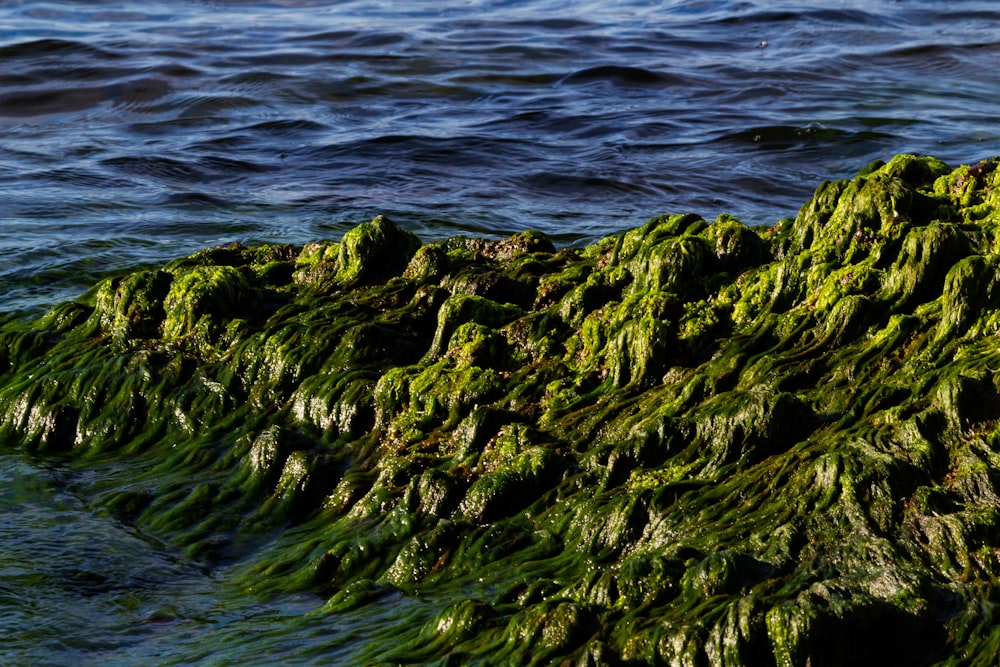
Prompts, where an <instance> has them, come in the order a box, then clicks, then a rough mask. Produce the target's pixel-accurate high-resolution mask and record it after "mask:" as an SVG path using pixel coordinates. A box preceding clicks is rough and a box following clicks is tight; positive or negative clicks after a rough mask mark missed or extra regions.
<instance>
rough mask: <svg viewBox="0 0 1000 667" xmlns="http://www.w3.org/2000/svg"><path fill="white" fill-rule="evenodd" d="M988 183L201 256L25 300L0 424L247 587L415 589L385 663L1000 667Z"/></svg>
mask: <svg viewBox="0 0 1000 667" xmlns="http://www.w3.org/2000/svg"><path fill="white" fill-rule="evenodd" d="M996 166H997V162H996V161H993V160H990V161H985V162H982V163H980V164H978V165H972V166H966V167H959V168H958V169H955V170H951V169H949V168H948V167H946V166H945V165H944V164H943V163H941V162H940V161H937V160H934V159H932V158H920V157H915V156H897V157H896V158H893V159H892V160H890V161H889V162H888V163H881V162H878V163H873V164H872V165H869V167H868V168H866V169H865V170H863V171H862V172H861V173H859V174H858V175H857V176H856V177H855V178H853V179H851V180H849V181H836V182H830V183H824V184H822V185H820V186H819V188H818V189H817V191H816V193H815V195H814V196H813V198H812V199H811V200H810V201H809V202H807V203H806V204H805V205H804V206H803V207H802V209H801V210H800V211H799V213H798V215H797V216H796V217H795V218H794V219H788V220H782V221H779V222H778V223H777V224H776V225H775V226H774V227H771V228H749V227H746V226H744V225H742V224H741V223H739V222H738V221H737V220H735V219H734V218H732V217H731V216H721V217H719V218H718V219H717V220H715V221H706V220H704V219H702V218H700V217H698V216H696V215H691V214H685V215H666V216H660V217H657V218H653V219H652V220H650V221H649V222H648V223H646V224H645V225H642V226H641V227H638V228H636V229H633V230H631V231H627V232H625V233H623V234H620V235H617V236H613V237H610V238H607V239H603V240H600V241H597V242H595V243H594V244H592V245H590V246H588V247H585V248H566V249H562V250H558V251H557V250H556V249H555V248H554V247H553V246H552V244H551V243H550V242H549V241H548V240H547V239H546V238H545V237H544V236H542V235H540V234H537V233H534V232H525V233H522V234H518V235H515V236H513V237H511V238H509V239H501V240H482V239H469V238H463V237H457V238H454V239H447V240H444V241H439V242H436V243H433V244H429V245H420V243H419V241H418V240H417V239H416V237H414V236H413V235H412V234H410V233H409V232H406V231H404V230H402V229H400V228H399V227H397V226H396V225H395V224H393V223H392V222H391V221H389V220H388V219H386V218H377V219H375V220H373V221H371V222H368V223H364V224H362V225H360V226H359V227H357V228H355V229H354V230H352V231H350V232H348V233H347V234H346V235H345V236H344V238H343V239H342V240H340V241H338V242H333V241H321V242H317V243H313V244H309V245H307V246H305V247H304V248H301V249H297V248H292V247H291V246H283V245H280V246H264V247H261V248H245V247H242V246H238V245H233V246H226V247H223V248H216V249H210V250H206V251H203V252H200V253H196V254H195V255H192V256H191V257H187V258H182V259H178V260H176V261H174V262H170V263H169V264H167V265H166V266H164V267H163V268H162V269H159V270H147V271H138V272H136V273H133V274H130V275H124V276H119V277H116V278H111V279H108V280H106V281H103V282H101V283H100V284H99V285H97V286H96V287H95V288H94V289H93V290H91V291H90V292H88V293H87V294H85V295H84V296H83V297H81V299H80V300H79V302H78V303H69V304H61V305H59V306H56V307H55V308H53V309H52V310H51V311H50V312H48V313H47V314H45V315H44V316H42V317H40V318H39V319H37V320H35V321H31V322H26V321H24V320H22V319H19V318H16V317H5V318H0V438H2V439H3V441H4V442H6V443H11V444H12V445H14V444H16V445H17V446H20V447H22V448H23V449H25V450H26V451H31V452H34V453H35V454H34V455H36V456H58V457H70V458H73V459H75V461H74V465H75V466H77V467H78V468H80V469H83V468H86V467H87V466H88V465H92V464H93V465H104V464H107V462H109V461H111V462H113V463H114V471H115V472H114V474H109V473H107V468H104V469H102V470H103V471H104V472H102V474H101V475H99V476H98V479H99V481H96V482H94V484H93V485H92V486H91V487H87V488H86V489H84V490H81V491H80V494H81V497H82V500H83V502H86V503H89V504H90V505H91V506H92V507H93V508H94V509H95V511H104V512H109V513H111V514H113V515H115V516H118V517H120V518H121V519H122V520H124V521H128V522H129V523H130V524H133V525H135V526H136V527H137V529H139V530H141V531H145V532H148V533H150V534H152V535H153V536H155V537H156V539H159V540H162V541H163V542H164V543H166V544H167V545H170V546H171V547H173V548H177V549H180V550H182V551H183V552H184V553H186V554H188V555H189V556H190V557H192V558H198V559H200V560H201V561H203V562H204V563H206V566H207V567H211V566H212V565H213V564H215V563H223V562H229V560H227V559H235V555H236V554H238V557H239V560H240V562H241V563H242V565H241V569H240V570H239V572H236V573H234V574H232V575H231V576H232V577H234V579H235V583H236V584H237V585H241V586H245V587H246V588H247V589H251V588H252V589H254V590H257V591H281V592H288V591H296V590H302V589H306V590H310V591H313V592H315V593H317V594H319V595H322V596H324V597H326V598H327V599H328V600H329V602H328V604H327V605H326V607H325V608H323V609H321V610H318V611H317V612H316V613H319V614H352V613H360V612H362V611H365V610H368V609H370V608H372V607H373V606H374V605H380V604H385V603H386V601H387V600H390V599H391V600H392V601H393V603H394V604H395V603H397V602H400V601H405V602H406V604H399V605H398V606H399V609H406V610H409V611H395V607H394V606H393V605H387V611H384V612H383V611H379V612H378V613H379V614H383V613H384V614H388V615H389V616H387V617H386V618H390V617H391V618H392V619H393V620H392V621H391V622H389V621H386V622H385V623H386V625H385V626H384V627H389V626H392V632H391V633H390V634H382V635H380V634H378V633H376V635H374V636H372V637H371V638H367V639H366V638H359V639H358V640H357V641H362V642H367V648H366V649H365V651H364V654H365V655H366V656H367V657H366V660H369V661H370V662H372V663H406V662H411V663H412V662H435V661H438V662H442V663H444V662H447V661H449V660H451V661H452V662H460V663H462V664H491V663H495V662H498V661H499V662H517V663H527V664H549V663H558V664H580V665H591V664H630V665H647V664H648V665H653V664H692V665H695V664H697V665H702V664H706V665H727V666H732V665H757V664H777V665H800V664H813V665H820V664H830V665H839V664H852V665H853V664H876V663H878V664H884V663H886V662H904V663H906V664H935V663H942V664H966V663H968V664H993V663H995V662H996V661H997V659H998V658H1000V640H998V639H997V636H998V635H997V632H996V631H995V624H996V619H997V618H998V617H1000V615H998V614H997V611H996V609H995V607H996V604H995V597H996V596H995V588H996V583H995V582H996V581H997V580H998V579H1000V512H998V510H997V507H998V505H1000V460H998V458H997V454H996V452H997V442H998V438H1000V431H998V428H997V421H998V419H1000V343H998V342H997V341H998V335H1000V315H998V314H997V312H996V311H997V308H996V306H997V304H998V303H1000V296H998V293H1000V292H998V288H997V284H998V280H997V267H1000V250H998V249H1000V194H998V193H1000V170H998V169H997V168H996ZM373 613H374V612H373ZM393 614H395V615H393ZM397 631H398V632H399V633H401V634H400V636H401V637H404V639H402V640H400V641H395V640H393V641H386V639H387V638H389V637H393V638H394V637H395V636H396V634H397ZM379 632H382V631H379ZM385 632H388V631H385ZM846 636H850V637H851V638H852V641H851V642H845V641H842V638H843V637H846ZM449 656H451V657H450V658H449ZM962 656H965V657H962Z"/></svg>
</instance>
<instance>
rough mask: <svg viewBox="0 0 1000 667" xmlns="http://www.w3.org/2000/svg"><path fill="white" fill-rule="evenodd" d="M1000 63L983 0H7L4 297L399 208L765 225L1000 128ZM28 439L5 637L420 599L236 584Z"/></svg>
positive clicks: (965, 147)
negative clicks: (888, 162)
mask: <svg viewBox="0 0 1000 667" xmlns="http://www.w3.org/2000/svg"><path fill="white" fill-rule="evenodd" d="M998 65H1000V9H998V8H997V5H996V4H995V3H988V2H963V1H957V2H938V1H931V0H912V1H908V0H901V1H896V2H889V1H885V2H873V1H871V0H868V1H866V2H837V3H829V2H784V3H775V2H766V3H765V2H724V1H697V0H693V1H686V2H645V1H641V0H630V1H626V2H617V3H597V2H568V1H566V0H527V1H522V2H516V1H496V2H487V1H473V0H469V1H462V2H459V1H455V0H448V1H446V2H443V3H441V2H439V3H428V2H378V1H374V0H373V1H371V2H364V1H347V2H335V3H334V2H320V1H318V0H273V1H272V2H263V1H257V2H250V1H245V2H243V1H236V0H217V1H215V2H195V1H188V2H100V1H93V0H87V1H83V0H79V1H68V0H62V1H54V2H34V1H30V0H20V1H19V0H12V1H6V2H3V3H0V137H2V140H0V286H2V288H3V289H0V311H11V310H26V311H37V310H40V309H42V308H44V307H45V306H47V305H51V304H52V303H54V302H56V301H58V300H62V299H66V298H72V297H74V296H75V295H77V294H79V293H80V292H81V291H82V290H83V289H85V288H86V287H87V286H89V285H90V284H91V283H92V282H93V281H94V280H96V279H97V278H98V277H100V276H102V275H105V274H107V273H109V272H114V271H120V270H122V269H125V268H128V267H131V266H135V265H138V264H149V263H153V264H158V263H162V262H164V261H166V260H167V259H170V258H173V257H176V256H178V255H181V254H184V253H188V252H191V251H193V250H196V249H198V248H201V247H204V246H207V245H214V244H221V243H228V242H232V241H242V242H244V243H252V242H261V241H291V242H305V241H307V240H313V239H317V238H330V237H334V238H336V237H339V236H340V235H341V234H342V233H343V232H344V231H345V230H346V229H348V228H349V227H351V226H353V225H354V224H356V223H357V222H360V221H363V220H366V219H370V218H371V217H372V216H374V215H375V214H379V213H386V214H389V215H390V216H391V217H393V218H394V219H395V220H396V221H397V222H399V223H400V224H402V225H403V226H405V227H408V228H410V229H412V230H414V231H416V232H417V233H418V234H419V235H421V236H422V237H423V238H425V239H433V238H437V237H442V236H446V235H452V234H455V233H468V234H476V235H488V236H497V235H505V234H509V233H512V232H514V231H517V230H521V229H524V228H535V229H540V230H542V231H544V232H546V233H548V234H550V235H552V236H553V237H555V238H556V240H557V241H558V242H560V243H567V244H568V243H582V242H585V241H587V240H590V239H594V238H596V237H600V236H604V235H607V234H609V233H613V232H616V231H619V230H622V229H626V228H629V227H632V226H635V225H637V224H640V223H641V222H643V221H644V220H646V219H647V218H649V217H651V216H653V215H655V214H659V213H664V212H679V211H688V210H691V211H695V212H698V213H701V214H702V215H704V216H705V217H714V216H716V215H718V214H719V213H722V212H731V213H733V214H735V215H736V216H737V217H739V218H740V219H742V220H743V221H745V222H747V223H752V224H771V223H773V222H775V221H776V220H778V219H779V218H782V217H786V216H790V215H793V214H794V213H795V211H796V210H797V208H798V207H799V205H801V203H802V202H803V201H804V200H805V199H806V198H807V197H808V196H809V194H810V193H811V192H812V190H813V189H814V188H815V187H816V185H817V184H818V183H819V182H820V181H822V180H823V179H826V178H832V177H844V176H848V175H851V174H853V173H855V172H856V171H858V170H859V169H860V168H862V167H863V166H864V165H865V164H867V163H868V162H869V161H871V160H873V159H876V158H888V157H889V156H891V155H893V154H895V153H899V152H916V153H930V154H933V155H936V156H938V157H940V158H942V159H944V160H946V161H948V162H950V163H952V164H954V165H957V164H959V163H968V162H974V161H977V160H979V159H981V158H984V157H988V156H992V155H995V154H997V153H1000V148H998V143H1000V127H998V123H997V121H996V119H997V118H998V116H1000V113H998V112H1000V67H998ZM4 451H7V453H6V454H2V455H0V627H2V628H3V630H4V636H3V639H4V641H3V643H2V644H0V662H2V663H4V664H101V665H104V664H234V663H237V662H239V663H241V664H275V663H278V662H284V663H286V664H288V663H294V664H307V663H316V664H332V663H336V662H344V663H350V662H352V661H355V660H359V659H360V658H358V657H357V655H356V653H355V652H356V651H358V650H360V648H359V647H363V646H364V645H365V642H366V641H367V639H366V638H369V639H370V637H372V636H375V635H377V632H376V631H377V629H378V628H380V627H390V626H391V623H392V622H393V619H394V618H396V619H398V618H399V617H400V616H399V615H400V614H404V615H405V614H409V613H418V612H417V611H413V612H411V611H410V610H409V609H408V607H407V605H411V604H414V603H413V602H412V601H407V600H395V601H390V602H389V603H387V604H386V605H383V606H376V607H375V608H373V609H369V610H366V611H365V612H363V613H360V614H359V615H358V616H356V617H352V618H343V617H338V618H336V619H332V620H331V618H329V617H326V616H323V615H314V614H310V613H309V612H310V611H312V610H314V609H315V608H316V607H317V606H319V605H320V604H321V603H322V601H320V600H318V599H314V598H311V597H309V596H297V597H291V598H282V599H278V600H273V599H267V598H260V597H255V596H253V595H249V594H247V592H246V591H238V590H233V589H232V587H231V586H230V585H229V584H228V583H227V582H228V579H227V577H228V571H227V570H222V571H211V572H206V571H203V570H202V569H200V568H199V567H198V565H197V564H196V563H190V562H187V561H185V560H184V559H183V558H180V557H179V556H178V555H177V554H174V553H171V552H170V550H168V549H166V548H164V547H163V546H162V545H160V544H158V543H157V541H156V540H155V537H153V536H148V535H141V534H137V533H135V532H134V531H133V530H131V529H128V528H126V527H123V526H121V525H119V524H117V523H116V522H114V521H112V520H111V519H108V518H107V517H102V516H99V515H94V514H93V513H92V512H91V511H90V510H89V509H88V507H87V505H86V502H84V501H83V500H81V498H83V497H85V496H86V494H85V493H83V492H82V491H81V489H86V488H87V485H88V483H89V482H88V481H87V480H86V476H85V473H83V472H72V470H71V469H70V467H69V466H68V465H67V466H64V467H60V466H53V465H52V464H45V465H43V464H41V463H39V462H37V461H28V460H25V459H24V458H23V457H21V456H20V455H18V454H16V453H13V452H11V451H10V450H4ZM86 474H93V473H86ZM81 475H83V478H81V477H80V476H81ZM239 565H240V564H238V563H237V564H234V565H233V566H232V567H234V568H238V567H239ZM373 633H375V634H373ZM254 656H256V657H254Z"/></svg>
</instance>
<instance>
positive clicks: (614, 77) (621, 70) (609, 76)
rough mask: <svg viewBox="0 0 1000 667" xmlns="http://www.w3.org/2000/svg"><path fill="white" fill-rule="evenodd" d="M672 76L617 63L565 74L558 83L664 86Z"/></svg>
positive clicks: (672, 79)
mask: <svg viewBox="0 0 1000 667" xmlns="http://www.w3.org/2000/svg"><path fill="white" fill-rule="evenodd" d="M674 81H675V79H674V78H673V77H670V76H667V75H665V74H660V73H658V72H654V71H652V70H648V69H644V68H642V67H623V66H619V65H599V66H597V67H588V68H586V69H582V70H578V71H576V72H573V73H572V74H567V75H566V76H564V77H563V78H562V79H560V81H559V83H562V84H567V85H577V84H589V83H605V82H606V83H611V84H614V85H616V86H621V87H634V86H641V87H647V86H665V85H669V84H671V83H674Z"/></svg>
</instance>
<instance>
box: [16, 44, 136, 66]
mask: <svg viewBox="0 0 1000 667" xmlns="http://www.w3.org/2000/svg"><path fill="white" fill-rule="evenodd" d="M40 56H59V57H60V58H66V57H69V56H86V57H88V58H90V59H93V60H96V61H104V60H112V59H119V58H123V57H124V56H123V55H122V54H120V53H117V52H115V51H109V50H106V49H102V48H99V47H97V46H94V45H92V44H87V43H85V42H77V41H73V40H67V39H35V40H31V41H28V42H17V43H15V44H7V45H5V46H0V60H3V61H4V62H8V61H10V60H16V59H19V58H38V57H40Z"/></svg>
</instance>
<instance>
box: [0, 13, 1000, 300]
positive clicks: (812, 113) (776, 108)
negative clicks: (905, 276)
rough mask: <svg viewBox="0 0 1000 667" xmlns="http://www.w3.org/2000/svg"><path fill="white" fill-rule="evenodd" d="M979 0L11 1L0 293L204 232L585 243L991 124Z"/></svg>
mask: <svg viewBox="0 0 1000 667" xmlns="http://www.w3.org/2000/svg"><path fill="white" fill-rule="evenodd" d="M998 18H1000V11H998V9H997V8H996V5H995V3H988V2H937V1H929V0H922V1H921V0H912V1H900V2H888V1H887V2H871V1H866V2H838V3H832V4H831V3H822V2H785V3H772V2H768V3H765V2H723V1H687V2H641V1H636V0H631V1H627V2H618V3H597V2H567V1H565V0H528V1H521V2H514V1H508V2H470V1H468V0H462V1H458V0H449V1H447V2H443V3H426V2H361V1H348V2H319V1H316V0H275V1H272V2H261V1H259V0H258V1H255V2H251V1H232V0H217V1H215V2H195V1H187V2H131V3H130V2H101V1H90V0H88V1H86V2H84V1H82V0H81V1H77V2H74V1H57V2H33V1H14V2H4V3H0V136H2V141H0V281H2V284H3V285H4V286H5V287H6V289H5V290H3V291H2V293H0V311H5V310H22V309H32V310H37V309H40V308H43V307H45V306H47V305H50V304H52V303H54V302H56V301H59V300H63V299H67V298H73V297H74V296H76V295H77V294H79V293H80V292H81V291H82V290H83V289H85V288H86V287H87V286H88V285H90V284H91V283H92V282H93V281H94V280H95V279H96V278H97V277H99V276H101V275H104V274H106V273H107V272H111V271H116V270H122V269H125V268H128V267H131V266H135V265H137V264H148V263H153V264H157V263H161V262H163V261H165V260H166V259H168V258H172V257H176V256H178V255H180V254H183V253H188V252H191V251H193V250H196V249H198V248H201V247H204V246H206V245H213V244H220V243H227V242H232V241H241V242H244V243H250V242H262V241H278V240H280V241H292V242H305V241H308V240H314V239H317V238H330V237H333V238H338V237H339V236H340V235H341V234H342V233H343V231H344V230H346V229H347V228H349V227H351V226H352V225H354V224H356V223H357V222H360V221H363V220H366V219H370V218H371V217H373V216H374V215H376V214H379V213H384V214H388V215H390V216H391V217H393V218H394V219H395V220H396V221H397V222H399V223H400V224H401V225H403V226H406V227H408V228H410V229H412V230H413V231H415V232H417V233H418V234H420V235H421V236H422V237H423V238H425V239H434V238H439V237H441V236H445V235H451V234H455V233H459V232H461V233H470V234H477V235H488V236H496V235H504V234H509V233H512V232H514V231H517V230H521V229H524V228H535V229H540V230H542V231H544V232H546V233H548V234H550V235H552V236H553V237H554V238H555V239H556V240H557V242H559V243H564V244H568V243H581V242H585V241H587V240H592V239H594V238H597V237H601V236H604V235H607V234H610V233H613V232H616V231H619V230H622V229H626V228H629V227H632V226H635V225H637V224H640V223H642V222H643V221H645V220H646V219H647V218H649V217H651V216H653V215H657V214H661V213H665V212H676V211H694V212H697V213H700V214H701V215H703V216H705V217H714V216H716V215H718V214H719V213H722V212H730V213H732V214H734V215H736V216H737V217H739V218H740V219H742V220H743V221H745V222H747V223H748V224H772V223H774V222H775V221H776V220H778V219H779V218H782V217H785V216H789V215H793V214H794V213H795V211H796V210H797V208H798V207H799V206H800V205H801V203H802V202H803V201H804V199H805V198H806V197H808V195H809V194H810V193H811V192H812V190H813V189H814V188H815V187H816V185H818V184H819V182H821V181H822V180H823V179H826V178H832V177H843V176H847V175H850V174H853V173H855V172H856V171H858V170H859V169H860V168H862V167H863V166H864V165H865V164H867V163H868V162H869V161H870V160H873V159H876V158H886V157H889V156H891V155H892V154H895V153H898V152H918V153H931V154H934V155H937V156H939V157H941V158H943V159H945V160H946V161H949V162H952V163H955V164H958V163H963V162H974V161H977V160H979V159H981V158H984V157H988V156H991V155H993V154H994V153H996V152H997V151H998V148H997V144H998V140H1000V131H998V128H997V124H996V122H995V120H994V119H995V118H996V117H997V115H998V114H997V106H998V104H997V100H998V99H1000V80H998V77H997V75H996V72H997V63H998V60H1000V51H998V48H1000V47H998V45H1000V39H998V36H1000V27H998Z"/></svg>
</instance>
